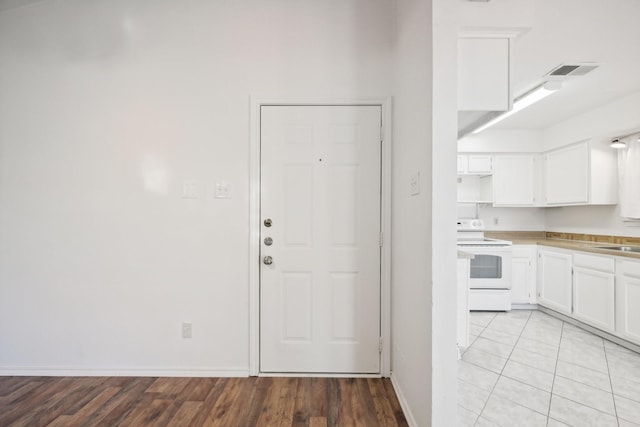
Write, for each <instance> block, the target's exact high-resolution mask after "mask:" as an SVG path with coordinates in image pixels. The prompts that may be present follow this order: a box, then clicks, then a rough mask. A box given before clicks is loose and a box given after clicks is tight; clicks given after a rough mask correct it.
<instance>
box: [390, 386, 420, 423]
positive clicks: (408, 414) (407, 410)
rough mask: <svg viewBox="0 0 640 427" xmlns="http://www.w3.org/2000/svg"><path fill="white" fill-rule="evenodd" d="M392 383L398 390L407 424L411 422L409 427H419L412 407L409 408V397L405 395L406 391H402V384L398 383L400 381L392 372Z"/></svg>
mask: <svg viewBox="0 0 640 427" xmlns="http://www.w3.org/2000/svg"><path fill="white" fill-rule="evenodd" d="M391 385H393V390H394V391H395V392H396V397H397V398H398V403H400V407H401V408H402V412H403V413H404V418H405V419H406V420H407V424H409V427H418V423H417V422H416V419H415V418H414V416H413V413H412V412H411V408H409V404H408V403H407V399H406V398H405V397H404V393H402V389H401V388H400V384H398V381H396V377H394V376H393V374H391Z"/></svg>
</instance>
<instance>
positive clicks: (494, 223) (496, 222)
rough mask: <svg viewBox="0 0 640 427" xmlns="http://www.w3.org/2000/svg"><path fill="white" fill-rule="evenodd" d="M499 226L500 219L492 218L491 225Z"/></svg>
mask: <svg viewBox="0 0 640 427" xmlns="http://www.w3.org/2000/svg"><path fill="white" fill-rule="evenodd" d="M498 224H500V218H498V217H497V216H494V217H493V225H498Z"/></svg>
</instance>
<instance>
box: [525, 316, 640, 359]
mask: <svg viewBox="0 0 640 427" xmlns="http://www.w3.org/2000/svg"><path fill="white" fill-rule="evenodd" d="M538 310H539V311H541V312H543V313H546V314H548V315H549V316H552V317H555V318H556V319H560V320H563V321H565V322H567V323H569V324H571V325H573V326H577V327H578V328H581V329H584V330H585V331H587V332H591V333H592V334H594V335H597V336H599V337H600V338H604V339H606V340H609V341H611V342H612V343H614V344H618V345H619V346H620V347H624V348H626V349H627V350H631V351H634V352H636V353H640V346H639V345H637V344H634V343H632V342H630V341H627V340H625V339H624V338H620V337H617V336H615V335H613V334H610V333H609V332H605V331H603V330H601V329H598V328H596V327H593V326H591V325H587V324H586V323H583V322H581V321H580V320H577V319H574V318H573V317H569V316H567V315H566V314H563V313H558V312H557V311H555V310H552V309H550V308H547V307H543V306H541V305H539V306H538Z"/></svg>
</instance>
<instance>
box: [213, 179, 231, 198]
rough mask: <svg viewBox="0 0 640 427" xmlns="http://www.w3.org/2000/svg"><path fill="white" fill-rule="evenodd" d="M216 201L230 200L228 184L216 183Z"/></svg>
mask: <svg viewBox="0 0 640 427" xmlns="http://www.w3.org/2000/svg"><path fill="white" fill-rule="evenodd" d="M215 198H216V199H230V198H231V184H229V183H228V182H216V193H215Z"/></svg>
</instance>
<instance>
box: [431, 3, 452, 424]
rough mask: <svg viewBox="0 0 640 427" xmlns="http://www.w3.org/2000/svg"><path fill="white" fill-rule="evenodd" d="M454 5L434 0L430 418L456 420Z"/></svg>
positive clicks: (439, 420) (432, 420)
mask: <svg viewBox="0 0 640 427" xmlns="http://www.w3.org/2000/svg"><path fill="white" fill-rule="evenodd" d="M457 11H458V4H456V3H455V2H451V1H449V0H435V1H433V65H432V69H433V71H432V72H433V78H432V81H433V89H432V91H433V95H432V98H433V103H432V117H433V119H432V120H433V122H432V126H433V128H432V135H433V136H432V141H433V143H432V156H431V164H432V168H433V169H432V173H431V176H432V182H431V188H432V190H431V191H432V196H431V211H432V221H431V229H432V241H431V254H432V255H431V258H432V268H433V273H432V275H433V276H432V277H433V278H432V293H433V296H432V302H433V303H432V309H433V313H432V316H431V318H432V331H433V338H432V355H433V363H432V402H433V403H432V407H433V410H432V411H433V412H432V418H431V425H433V426H445V425H455V418H454V417H455V415H454V414H457V412H458V411H457V408H458V401H457V383H456V382H454V381H452V379H453V378H457V375H458V364H457V340H456V324H457V318H456V310H457V301H458V299H457V292H456V291H457V289H456V287H455V286H451V285H452V284H453V283H456V280H457V279H456V273H455V272H456V271H457V267H456V265H457V264H456V225H455V222H454V221H453V218H455V211H456V186H457V184H456V168H455V167H454V165H455V164H456V154H457V153H456V151H457V150H456V139H457V127H458V126H457V124H458V114H457V110H458V108H457V98H458V97H457V95H456V94H457V85H458V82H457V72H456V69H457V66H458V64H457V62H458V54H457V47H458V33H457V26H456V19H457Z"/></svg>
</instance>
